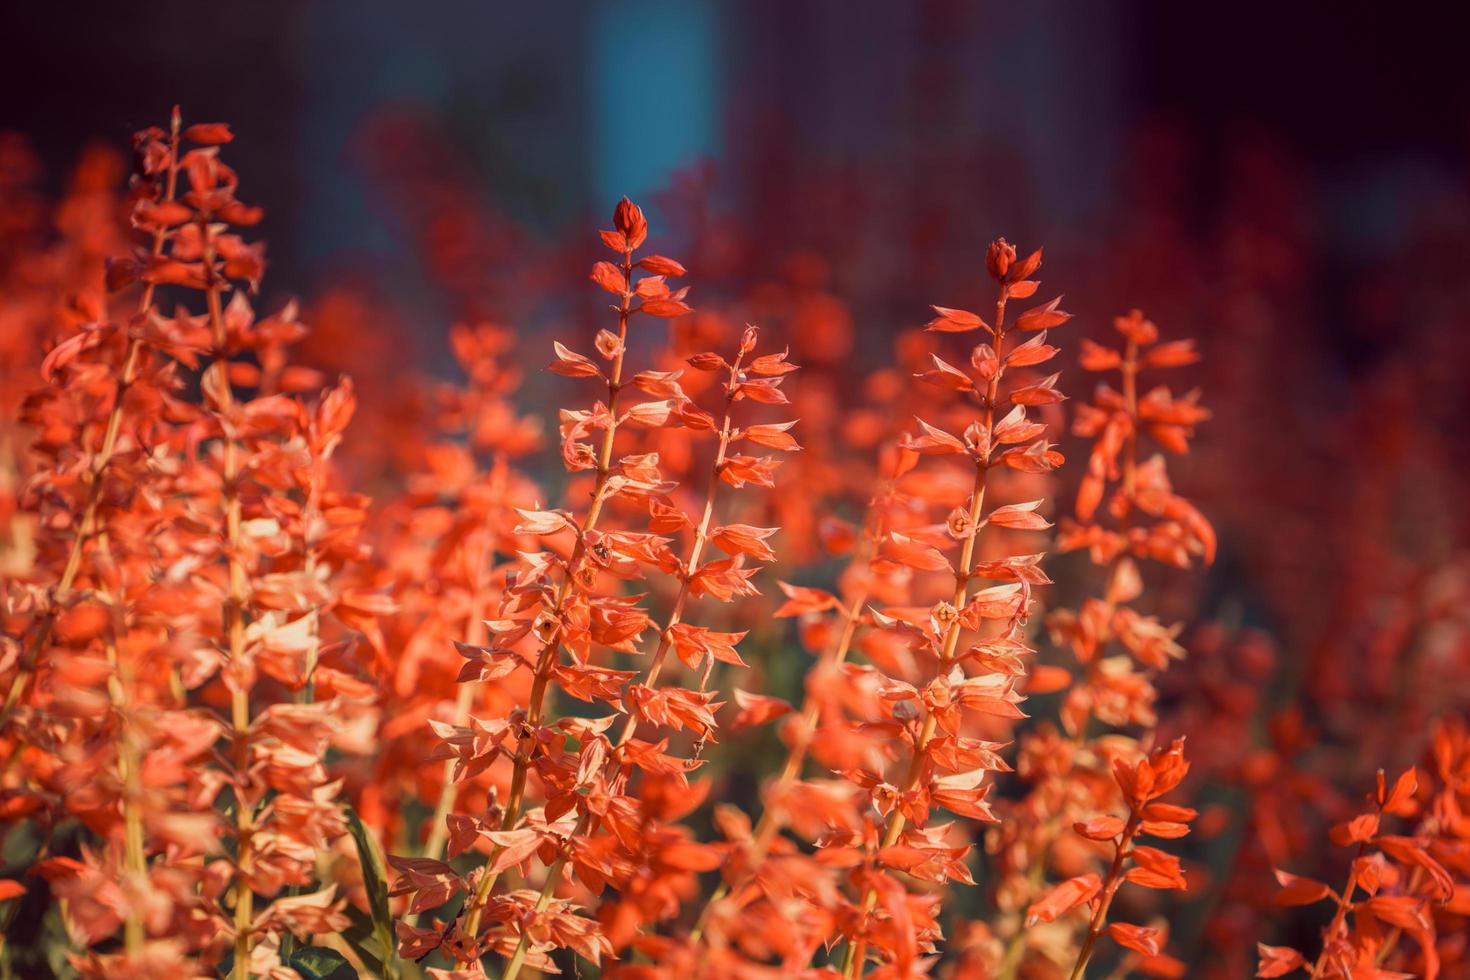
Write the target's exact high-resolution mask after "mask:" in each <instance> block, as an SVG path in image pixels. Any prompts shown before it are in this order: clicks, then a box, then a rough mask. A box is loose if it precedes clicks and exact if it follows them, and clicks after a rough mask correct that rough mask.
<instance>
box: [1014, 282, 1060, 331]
mask: <svg viewBox="0 0 1470 980" xmlns="http://www.w3.org/2000/svg"><path fill="white" fill-rule="evenodd" d="M1020 295H1021V294H1020V293H1018V292H1016V291H1015V289H1014V288H1013V289H1012V290H1011V296H1013V297H1019V296H1020ZM1061 301H1062V298H1061V297H1060V296H1058V297H1057V298H1056V299H1054V300H1052V301H1051V302H1050V303H1043V304H1041V305H1040V306H1033V307H1032V308H1031V309H1029V310H1027V311H1026V312H1025V313H1022V314H1021V315H1020V316H1018V317H1017V318H1016V329H1018V330H1048V329H1050V328H1052V327H1060V326H1061V325H1062V324H1064V323H1066V322H1067V321H1068V320H1070V319H1072V314H1070V313H1065V312H1063V311H1062V310H1059V309H1057V305H1058V304H1060V303H1061Z"/></svg>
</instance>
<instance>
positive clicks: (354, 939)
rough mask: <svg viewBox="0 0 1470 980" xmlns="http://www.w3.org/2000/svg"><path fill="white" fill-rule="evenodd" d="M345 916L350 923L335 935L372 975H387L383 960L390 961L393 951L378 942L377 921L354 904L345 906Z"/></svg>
mask: <svg viewBox="0 0 1470 980" xmlns="http://www.w3.org/2000/svg"><path fill="white" fill-rule="evenodd" d="M347 918H348V919H349V920H351V921H350V923H349V924H348V926H347V928H346V929H343V930H342V931H341V932H339V933H338V934H337V935H339V936H341V937H342V940H343V942H345V943H347V945H348V946H351V947H352V951H353V952H354V953H356V954H357V957H358V959H360V960H362V964H363V966H365V967H367V968H368V969H369V970H371V971H373V976H380V977H381V976H388V975H389V970H388V969H386V968H384V966H383V962H384V961H385V960H390V961H391V959H392V953H393V951H392V949H388V950H385V949H384V948H383V944H382V943H381V942H379V940H378V935H379V933H378V926H377V923H375V922H374V921H373V920H372V918H371V917H369V916H368V915H367V914H366V913H364V912H363V911H362V910H361V909H359V908H357V907H356V906H354V905H348V906H347Z"/></svg>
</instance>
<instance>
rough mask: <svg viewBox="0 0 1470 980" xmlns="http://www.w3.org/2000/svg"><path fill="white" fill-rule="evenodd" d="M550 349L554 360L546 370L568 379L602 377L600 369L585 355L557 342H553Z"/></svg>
mask: <svg viewBox="0 0 1470 980" xmlns="http://www.w3.org/2000/svg"><path fill="white" fill-rule="evenodd" d="M551 347H552V349H553V350H554V351H556V360H555V362H553V363H552V365H551V366H550V367H549V368H548V369H547V370H550V371H553V372H555V373H556V374H560V375H564V376H565V377H568V378H597V377H601V376H602V371H601V369H600V368H598V366H597V364H596V363H594V362H593V360H592V359H591V358H589V357H587V356H586V355H585V354H578V353H577V352H576V351H574V350H571V349H570V348H568V347H567V346H566V345H564V344H563V343H562V342H561V341H559V340H553V341H552V342H551Z"/></svg>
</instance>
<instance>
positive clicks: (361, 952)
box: [225, 903, 391, 977]
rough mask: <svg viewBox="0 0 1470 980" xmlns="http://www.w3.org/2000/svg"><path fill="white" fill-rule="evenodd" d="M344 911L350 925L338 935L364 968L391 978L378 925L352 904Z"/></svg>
mask: <svg viewBox="0 0 1470 980" xmlns="http://www.w3.org/2000/svg"><path fill="white" fill-rule="evenodd" d="M343 911H344V912H346V913H347V918H348V920H349V924H348V926H347V928H346V929H343V930H342V931H341V932H340V933H338V935H340V936H341V937H342V940H343V941H344V942H345V943H347V945H348V946H350V947H352V951H353V952H354V953H356V954H357V956H358V958H359V959H360V960H362V964H363V966H365V967H367V968H368V970H370V971H372V975H373V976H383V977H386V976H389V975H390V974H389V972H388V969H387V968H385V967H384V965H383V963H384V960H385V959H386V958H387V957H389V956H390V954H391V951H389V950H384V949H383V947H382V943H381V940H380V939H379V938H378V927H377V924H376V923H374V922H373V920H372V917H371V916H370V915H368V914H367V913H365V912H363V911H362V910H361V909H359V908H358V907H357V906H355V905H353V904H351V903H348V905H347V907H346V908H345V909H343ZM225 975H226V976H227V975H228V974H225Z"/></svg>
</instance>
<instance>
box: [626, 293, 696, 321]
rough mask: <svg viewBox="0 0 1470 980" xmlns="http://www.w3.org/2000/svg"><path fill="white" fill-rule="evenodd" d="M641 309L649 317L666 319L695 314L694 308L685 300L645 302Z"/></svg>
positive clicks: (651, 300)
mask: <svg viewBox="0 0 1470 980" xmlns="http://www.w3.org/2000/svg"><path fill="white" fill-rule="evenodd" d="M639 309H641V310H642V311H643V312H644V313H647V314H648V315H649V316H657V317H664V318H665V319H670V318H673V317H676V316H683V315H684V314H686V313H693V312H694V310H693V308H692V307H690V306H689V305H688V304H686V303H685V302H684V301H683V300H680V299H673V298H669V299H649V300H644V301H643V305H642V306H641V307H639Z"/></svg>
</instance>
